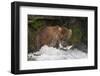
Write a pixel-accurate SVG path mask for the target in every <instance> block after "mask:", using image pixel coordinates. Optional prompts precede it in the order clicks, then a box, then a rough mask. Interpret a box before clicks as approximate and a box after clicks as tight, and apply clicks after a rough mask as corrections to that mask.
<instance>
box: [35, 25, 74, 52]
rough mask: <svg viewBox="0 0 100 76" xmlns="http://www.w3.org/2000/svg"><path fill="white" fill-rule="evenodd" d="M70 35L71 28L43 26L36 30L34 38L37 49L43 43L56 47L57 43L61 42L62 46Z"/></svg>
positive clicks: (65, 44) (66, 42) (66, 43)
mask: <svg viewBox="0 0 100 76" xmlns="http://www.w3.org/2000/svg"><path fill="white" fill-rule="evenodd" d="M71 35H72V30H71V29H68V28H66V27H64V26H58V25H56V26H46V27H43V28H41V29H40V30H39V31H38V32H37V35H36V38H35V45H36V49H37V50H39V49H40V48H41V47H42V46H43V45H48V46H50V47H56V48H58V47H59V44H61V45H62V46H63V47H66V46H67V45H68V40H69V39H70V38H71Z"/></svg>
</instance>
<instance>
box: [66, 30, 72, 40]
mask: <svg viewBox="0 0 100 76" xmlns="http://www.w3.org/2000/svg"><path fill="white" fill-rule="evenodd" d="M71 36H72V30H71V29H69V30H68V37H67V38H68V39H70V38H71Z"/></svg>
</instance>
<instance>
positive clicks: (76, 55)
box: [28, 45, 87, 61]
mask: <svg viewBox="0 0 100 76" xmlns="http://www.w3.org/2000/svg"><path fill="white" fill-rule="evenodd" d="M81 58H87V53H86V52H83V51H81V50H79V49H77V48H74V49H69V50H63V49H56V48H53V47H48V46H46V45H44V46H43V47H42V48H41V49H40V50H39V51H38V52H35V53H29V54H28V60H29V61H32V60H35V61H41V60H64V59H81Z"/></svg>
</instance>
